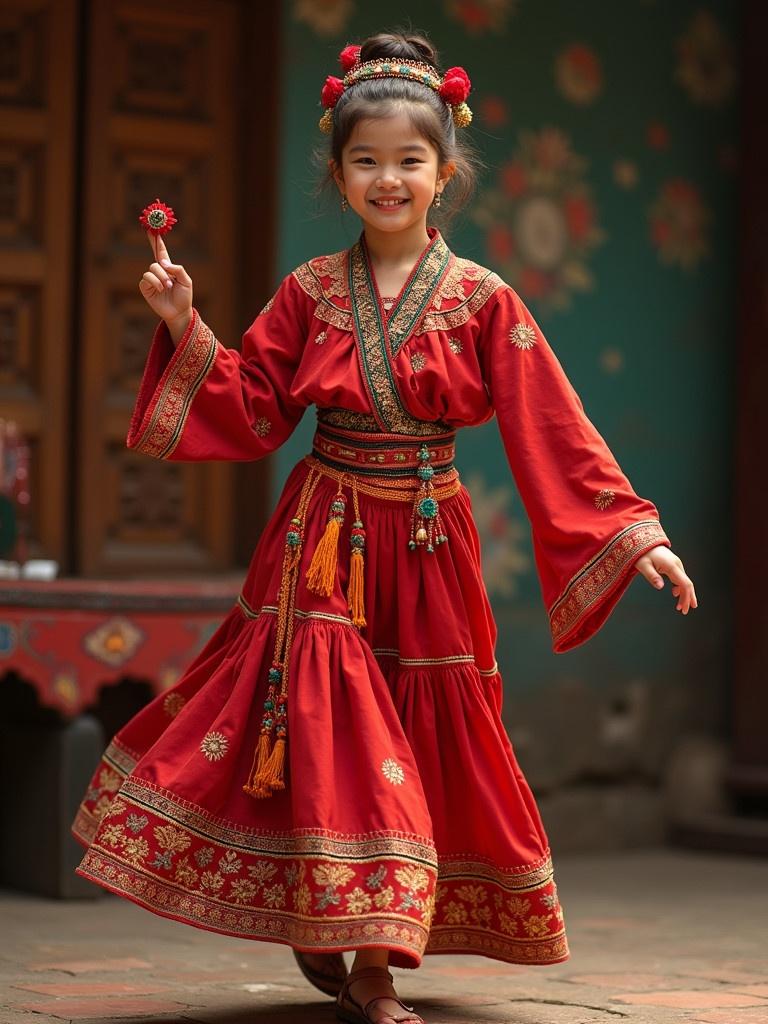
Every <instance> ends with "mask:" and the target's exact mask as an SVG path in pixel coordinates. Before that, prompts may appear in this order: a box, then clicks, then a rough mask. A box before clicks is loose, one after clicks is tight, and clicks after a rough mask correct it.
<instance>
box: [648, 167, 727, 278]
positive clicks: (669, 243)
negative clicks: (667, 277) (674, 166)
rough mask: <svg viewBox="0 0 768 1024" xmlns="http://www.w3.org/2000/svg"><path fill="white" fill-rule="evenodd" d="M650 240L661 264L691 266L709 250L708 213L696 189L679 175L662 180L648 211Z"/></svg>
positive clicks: (695, 264)
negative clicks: (678, 176)
mask: <svg viewBox="0 0 768 1024" xmlns="http://www.w3.org/2000/svg"><path fill="white" fill-rule="evenodd" d="M649 220H650V234H651V241H652V243H653V245H654V247H655V248H656V250H657V251H658V254H659V259H660V260H661V262H662V263H666V264H669V265H672V266H678V267H682V268H683V270H692V269H694V268H695V267H696V266H697V265H698V264H699V263H700V262H701V260H702V259H703V257H704V256H706V255H708V253H709V252H710V243H709V225H710V222H711V220H712V215H711V213H710V211H709V210H708V208H707V207H706V205H705V203H704V201H703V199H702V196H701V193H700V191H699V189H698V188H697V187H696V186H695V185H694V184H692V183H691V182H690V181H686V180H685V179H683V178H673V179H671V180H670V181H666V182H664V184H663V185H662V186H661V189H660V191H659V194H658V196H657V197H656V199H655V200H654V202H653V203H652V205H651V208H650V211H649Z"/></svg>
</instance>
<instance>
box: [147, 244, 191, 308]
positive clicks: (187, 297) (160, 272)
mask: <svg viewBox="0 0 768 1024" xmlns="http://www.w3.org/2000/svg"><path fill="white" fill-rule="evenodd" d="M147 238H148V239H149V244H150V245H152V234H151V232H149V231H148V232H147ZM152 251H153V254H154V248H153V250H152ZM157 256H158V262H157V263H152V264H151V265H150V267H149V270H147V271H145V272H144V276H143V277H142V279H141V280H140V281H139V291H140V292H141V294H142V295H143V296H144V298H145V299H146V300H147V302H148V303H149V305H150V306H151V307H152V309H153V310H154V312H155V313H157V315H158V316H159V317H161V318H162V319H163V320H165V322H166V323H167V324H170V323H171V321H173V320H177V319H179V318H180V317H187V316H190V315H191V313H192V278H191V277H190V276H189V274H188V273H187V272H186V270H185V269H184V267H182V266H181V264H180V263H171V261H170V259H169V258H168V250H167V249H166V247H165V242H164V241H163V239H162V237H161V236H160V235H157Z"/></svg>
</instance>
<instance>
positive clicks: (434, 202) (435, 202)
mask: <svg viewBox="0 0 768 1024" xmlns="http://www.w3.org/2000/svg"><path fill="white" fill-rule="evenodd" d="M440 203H441V198H440V193H439V192H435V198H434V199H433V200H432V205H433V206H439V205H440Z"/></svg>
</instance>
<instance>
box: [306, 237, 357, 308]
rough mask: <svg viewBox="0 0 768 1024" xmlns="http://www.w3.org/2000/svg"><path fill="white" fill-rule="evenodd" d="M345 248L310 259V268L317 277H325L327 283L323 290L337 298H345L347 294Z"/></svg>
mask: <svg viewBox="0 0 768 1024" xmlns="http://www.w3.org/2000/svg"><path fill="white" fill-rule="evenodd" d="M346 255H347V253H346V250H345V249H341V250H340V251H339V252H334V253H330V254H329V255H328V256H316V257H315V258H314V259H312V260H310V268H311V270H312V272H313V273H314V274H316V275H317V277H318V278H326V279H327V284H326V285H325V286H324V288H323V291H324V292H326V294H328V295H333V296H335V297H336V298H338V299H345V298H346V297H347V296H348V295H349V286H348V282H347V274H346V268H345V265H344V264H345V262H346Z"/></svg>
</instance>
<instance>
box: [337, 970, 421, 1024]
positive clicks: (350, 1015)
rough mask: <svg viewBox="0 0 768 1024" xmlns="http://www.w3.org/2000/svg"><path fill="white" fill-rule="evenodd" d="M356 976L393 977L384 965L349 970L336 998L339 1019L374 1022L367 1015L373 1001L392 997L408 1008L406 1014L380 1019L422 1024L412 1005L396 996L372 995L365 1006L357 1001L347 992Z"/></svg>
mask: <svg viewBox="0 0 768 1024" xmlns="http://www.w3.org/2000/svg"><path fill="white" fill-rule="evenodd" d="M358 978H387V979H388V980H389V981H394V978H393V977H392V975H391V974H390V973H389V971H388V970H387V968H386V967H359V968H358V969H357V970H356V971H350V972H349V974H348V975H347V977H346V979H345V980H344V984H343V986H342V988H341V992H339V995H338V997H337V999H336V1016H337V1017H338V1019H339V1020H343V1021H347V1024H376V1022H375V1021H373V1020H372V1019H371V1018H370V1016H369V1015H368V1010H369V1008H370V1007H371V1006H373V1004H374V1003H378V1002H379V1001H380V1000H381V999H393V1000H394V1001H395V1002H396V1003H399V1004H400V1005H401V1006H402V1008H403V1009H404V1010H408V1011H409V1013H408V1016H407V1017H403V1016H397V1017H395V1015H394V1014H392V1013H387V1014H385V1015H384V1017H383V1018H382V1020H386V1019H387V1017H388V1018H389V1019H390V1020H392V1021H398V1022H399V1021H406V1022H408V1024H424V1021H423V1020H422V1018H421V1017H419V1016H418V1014H416V1015H415V1016H414V1010H413V1007H412V1006H406V1005H405V1003H404V1002H403V1001H402V999H398V998H397V996H374V997H373V999H369V1000H368V1002H367V1003H366V1004H365V1006H363V1005H361V1004H360V1003H358V1001H357V1000H356V999H354V998H353V997H352V996H351V995H350V994H349V986H350V985H351V984H352V983H353V982H355V981H357V979H358ZM345 1003H352V1005H353V1006H355V1007H357V1009H351V1008H350V1007H349V1006H345V1005H344V1004H345Z"/></svg>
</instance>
